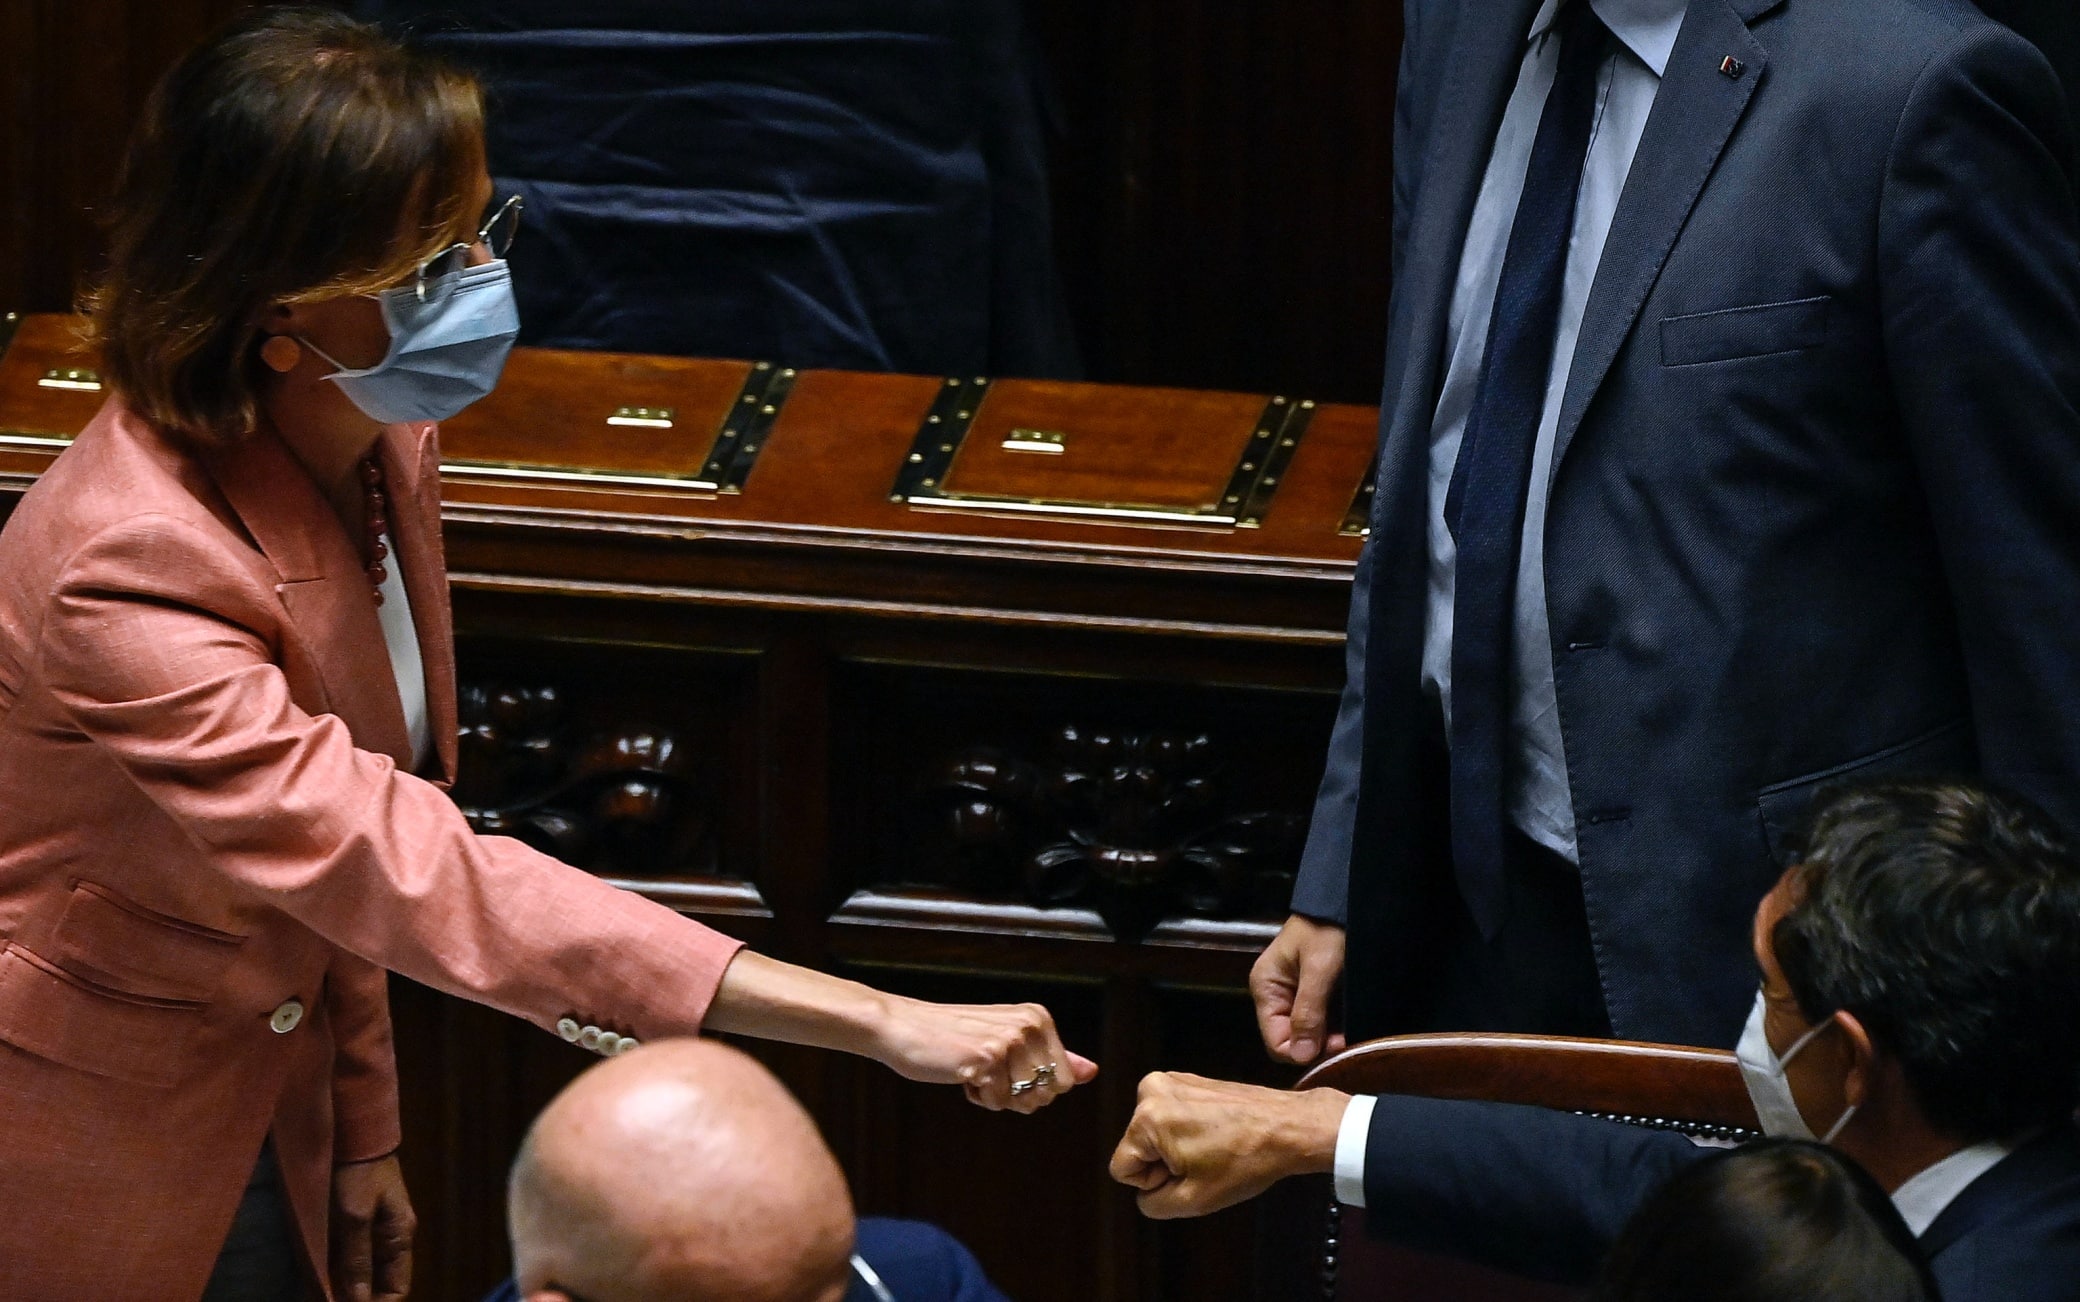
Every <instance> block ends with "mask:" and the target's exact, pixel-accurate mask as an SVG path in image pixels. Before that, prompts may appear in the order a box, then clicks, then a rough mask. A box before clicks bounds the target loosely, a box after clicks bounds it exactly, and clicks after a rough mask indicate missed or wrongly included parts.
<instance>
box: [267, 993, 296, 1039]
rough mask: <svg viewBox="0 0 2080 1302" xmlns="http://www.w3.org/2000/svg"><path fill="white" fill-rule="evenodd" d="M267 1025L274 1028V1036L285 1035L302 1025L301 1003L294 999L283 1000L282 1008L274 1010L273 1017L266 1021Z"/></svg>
mask: <svg viewBox="0 0 2080 1302" xmlns="http://www.w3.org/2000/svg"><path fill="white" fill-rule="evenodd" d="M267 1024H268V1025H269V1026H271V1027H273V1028H274V1033H275V1034H276V1035H287V1034H288V1033H289V1032H291V1031H293V1030H295V1029H296V1028H297V1027H298V1026H301V1025H302V1024H303V1005H302V1003H300V1002H298V1001H297V1000H294V999H289V1000H284V1001H283V1003H282V1006H281V1007H280V1008H277V1009H275V1010H274V1016H272V1017H270V1018H268V1019H267Z"/></svg>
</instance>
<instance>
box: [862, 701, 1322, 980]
mask: <svg viewBox="0 0 2080 1302" xmlns="http://www.w3.org/2000/svg"><path fill="white" fill-rule="evenodd" d="M841 683H842V685H843V686H842V690H841V708H842V709H843V710H844V712H845V713H844V716H843V717H844V719H845V724H844V726H845V729H846V733H847V735H848V736H849V737H851V738H853V739H854V741H855V744H859V745H862V746H863V747H864V748H865V749H864V751H863V753H862V754H860V755H859V756H858V757H857V759H856V760H855V762H854V763H852V764H851V765H849V766H847V768H846V769H845V770H844V771H842V772H841V773H840V774H839V776H838V780H837V783H836V785H837V788H838V789H837V791H836V792H835V793H834V798H835V799H836V800H837V801H838V802H839V807H840V808H845V809H847V810H848V811H849V813H850V815H851V816H850V817H849V818H847V819H846V820H845V822H846V824H847V825H848V827H849V828H850V829H852V831H853V833H854V837H855V839H854V841H853V845H852V846H851V847H849V848H850V849H851V851H852V853H853V854H854V856H855V860H854V863H853V865H852V871H853V874H854V881H855V883H856V886H857V888H858V889H860V890H864V891H869V892H879V893H885V892H891V891H901V890H903V889H905V888H930V889H936V890H940V891H950V892H952V893H954V894H957V895H960V896H965V897H972V898H975V899H978V900H984V901H999V900H1002V901H1018V902H1020V903H1023V904H1026V905H1030V906H1033V907H1034V908H1038V909H1043V910H1062V909H1082V910H1089V911H1092V912H1095V913H1096V915H1097V916H1098V917H1099V918H1100V919H1102V921H1103V926H1104V928H1105V930H1106V931H1108V932H1109V933H1110V935H1111V936H1112V937H1114V938H1116V939H1118V940H1123V941H1138V940H1141V939H1143V938H1144V937H1147V936H1148V935H1149V934H1150V933H1151V932H1152V931H1154V930H1155V929H1156V928H1157V927H1158V925H1159V924H1161V923H1163V922H1164V921H1165V920H1171V919H1189V918H1206V919H1261V920H1264V921H1266V922H1269V921H1273V920H1277V919H1282V918H1283V917H1284V916H1285V907H1286V901H1287V899H1288V898H1289V897H1290V895H1291V891H1292V879H1293V871H1294V868H1295V866H1296V865H1297V862H1298V859H1299V852H1300V844H1301V839H1302V836H1303V834H1304V831H1305V821H1306V815H1307V812H1308V810H1309V808H1310V807H1311V803H1312V799H1313V794H1314V783H1315V780H1316V777H1317V775H1319V773H1320V771H1321V753H1322V752H1321V750H1320V746H1321V739H1322V738H1325V737H1326V735H1327V729H1328V725H1329V721H1330V719H1331V717H1332V716H1333V712H1334V708H1335V700H1334V697H1333V696H1331V695H1329V694H1328V693H1326V692H1318V693H1308V692H1277V691H1257V692H1244V691H1240V690H1237V689H1232V688H1214V687H1208V686H1196V687H1195V686H1191V685H1179V684H1174V683H1163V682H1154V683H1151V682H1144V681H1134V680H1132V679H1127V678H1121V679H1117V680H1107V679H1104V678H1100V677H1087V678H1075V679H1063V678H1031V677H1026V676H1022V675H1015V674H993V673H973V672H969V673H962V672H957V671H954V670H950V669H940V668H930V669H903V668H899V667H895V666H879V665H861V666H854V667H851V668H850V669H849V670H848V672H847V673H846V675H845V676H844V677H843V678H842V679H841Z"/></svg>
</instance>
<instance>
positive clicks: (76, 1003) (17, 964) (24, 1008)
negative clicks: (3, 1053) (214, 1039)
mask: <svg viewBox="0 0 2080 1302" xmlns="http://www.w3.org/2000/svg"><path fill="white" fill-rule="evenodd" d="M202 1009H203V1005H202V1004H200V1003H197V1002H194V1001H191V1000H172V999H145V998H141V997H139V996H136V995H126V994H122V993H120V992H118V991H114V990H107V989H102V988H98V987H96V986H93V985H91V984H89V983H87V982H85V981H82V980H80V979H79V978H78V977H76V976H72V975H70V974H68V973H66V972H63V971H60V970H59V969H58V968H57V967H56V966H54V965H53V964H51V963H49V962H46V961H45V960H44V959H42V958H40V957H38V956H37V955H35V954H32V953H30V952H29V951H28V950H26V949H23V948H22V947H21V946H19V945H14V944H10V945H8V946H7V947H6V948H5V949H0V1040H4V1041H6V1042H7V1043H8V1044H11V1045H13V1046H14V1047H15V1048H17V1049H20V1050H23V1051H24V1052H26V1053H30V1054H33V1055H35V1056H36V1057H38V1058H43V1059H46V1060H48V1061H50V1062H54V1063H57V1064H58V1065H60V1066H63V1067H71V1068H73V1069H74V1070H77V1071H83V1072H87V1073H89V1074H90V1075H94V1076H107V1077H111V1078H113V1079H115V1080H123V1081H131V1082H134V1083H136V1084H139V1085H151V1086H156V1087H158V1088H161V1089H163V1088H165V1087H167V1086H169V1085H172V1084H173V1083H174V1082H175V1081H176V1080H178V1079H180V1073H181V1068H182V1066H183V1065H184V1063H185V1059H186V1053H187V1046H188V1041H189V1040H190V1039H191V1038H193V1036H194V1035H195V1032H196V1031H197V1030H198V1029H199V1028H200V1027H201V1025H202Z"/></svg>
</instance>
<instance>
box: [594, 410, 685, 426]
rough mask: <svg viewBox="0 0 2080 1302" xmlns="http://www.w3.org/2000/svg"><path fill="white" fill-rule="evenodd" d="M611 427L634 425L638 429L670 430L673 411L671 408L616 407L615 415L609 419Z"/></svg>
mask: <svg viewBox="0 0 2080 1302" xmlns="http://www.w3.org/2000/svg"><path fill="white" fill-rule="evenodd" d="M607 424H609V425H632V426H634V427H636V428H638V429H670V428H671V427H672V409H671V408H670V407H616V408H614V414H613V415H611V416H609V417H607Z"/></svg>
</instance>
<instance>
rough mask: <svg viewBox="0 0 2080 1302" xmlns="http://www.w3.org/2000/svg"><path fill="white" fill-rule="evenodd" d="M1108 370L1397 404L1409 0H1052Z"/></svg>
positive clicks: (1087, 337)
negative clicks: (1395, 325)
mask: <svg viewBox="0 0 2080 1302" xmlns="http://www.w3.org/2000/svg"><path fill="white" fill-rule="evenodd" d="M1027 10H1028V12H1029V13H1030V14H1031V15H1032V21H1033V23H1034V25H1035V28H1036V31H1037V33H1038V35H1039V36H1040V38H1041V40H1042V42H1043V43H1044V45H1045V47H1046V48H1047V51H1048V63H1049V67H1050V69H1051V71H1052V74H1053V77H1054V85H1055V87H1056V90H1057V94H1058V97H1059V101H1060V105H1061V117H1062V122H1063V128H1064V138H1063V139H1062V140H1061V142H1060V144H1059V146H1058V148H1057V150H1056V154H1055V165H1054V171H1055V180H1056V185H1055V196H1056V203H1055V208H1056V212H1057V214H1058V215H1057V217H1056V222H1055V229H1056V232H1057V236H1056V246H1057V250H1058V253H1059V256H1060V259H1061V266H1062V277H1063V280H1064V282H1065V284H1066V285H1067V288H1068V293H1069V299H1070V307H1071V310H1072V312H1073V314H1074V316H1075V320H1076V325H1077V334H1078V337H1079V339H1080V340H1081V342H1082V343H1083V346H1084V349H1085V352H1086V361H1087V364H1088V366H1089V368H1090V375H1091V378H1092V379H1097V380H1114V381H1122V382H1128V383H1135V384H1175V385H1183V386H1187V387H1195V388H1223V389H1250V390H1268V391H1272V392H1283V393H1298V394H1304V395H1306V396H1309V397H1314V398H1322V399H1328V400H1332V401H1338V402H1365V403H1371V402H1377V401H1378V400H1379V380H1380V373H1381V366H1382V357H1383V354H1384V351H1385V340H1386V321H1387V294H1388V288H1389V286H1388V280H1389V276H1390V266H1389V241H1390V233H1391V229H1392V214H1393V157H1392V153H1393V123H1394V84H1395V74H1396V70H1397V67H1398V64H1399V59H1400V48H1401V6H1400V5H1399V4H1397V3H1382V2H1381V0H1321V2H1320V3H1310V4H1305V5H1295V4H1290V3H1281V2H1280V0H1237V2H1236V3H1229V4H1217V5H1211V4H1205V3H1202V2H1200V0H1135V2H1134V3H1118V0H1043V2H1040V3H1033V4H1029V5H1028V6H1027Z"/></svg>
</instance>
